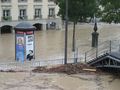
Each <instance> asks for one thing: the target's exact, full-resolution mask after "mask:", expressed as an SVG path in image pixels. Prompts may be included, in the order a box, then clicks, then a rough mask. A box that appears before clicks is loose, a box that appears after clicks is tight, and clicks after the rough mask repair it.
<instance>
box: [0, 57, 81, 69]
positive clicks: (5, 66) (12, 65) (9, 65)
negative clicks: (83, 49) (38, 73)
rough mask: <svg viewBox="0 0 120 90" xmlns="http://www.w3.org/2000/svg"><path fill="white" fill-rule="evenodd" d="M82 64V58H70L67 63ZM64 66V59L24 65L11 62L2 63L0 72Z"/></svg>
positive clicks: (30, 62)
mask: <svg viewBox="0 0 120 90" xmlns="http://www.w3.org/2000/svg"><path fill="white" fill-rule="evenodd" d="M75 60H77V62H81V60H80V58H77V59H76V58H68V61H67V63H75ZM59 64H64V59H63V58H62V59H55V60H41V61H35V60H33V61H26V62H24V63H21V62H17V61H16V62H9V63H0V70H3V71H8V70H15V71H24V70H27V71H28V70H31V69H33V68H35V67H38V66H49V65H59Z"/></svg>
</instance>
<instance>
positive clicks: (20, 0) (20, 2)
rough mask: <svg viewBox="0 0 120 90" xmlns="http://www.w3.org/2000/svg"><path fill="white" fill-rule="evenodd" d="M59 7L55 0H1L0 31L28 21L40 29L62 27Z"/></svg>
mask: <svg viewBox="0 0 120 90" xmlns="http://www.w3.org/2000/svg"><path fill="white" fill-rule="evenodd" d="M58 11H59V7H58V6H57V5H56V4H55V3H54V2H53V0H0V17H1V18H0V31H1V30H2V29H3V27H4V26H8V27H10V28H13V27H14V26H16V25H17V24H18V23H20V22H23V21H26V22H29V23H31V24H32V25H34V26H36V28H37V29H39V30H48V29H61V18H60V17H58V16H57V13H58Z"/></svg>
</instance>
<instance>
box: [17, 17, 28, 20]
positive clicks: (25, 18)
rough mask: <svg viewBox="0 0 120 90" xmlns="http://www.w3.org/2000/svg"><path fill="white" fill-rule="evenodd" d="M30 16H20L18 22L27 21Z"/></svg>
mask: <svg viewBox="0 0 120 90" xmlns="http://www.w3.org/2000/svg"><path fill="white" fill-rule="evenodd" d="M27 19H28V16H18V20H27Z"/></svg>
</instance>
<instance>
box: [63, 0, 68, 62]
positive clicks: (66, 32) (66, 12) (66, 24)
mask: <svg viewBox="0 0 120 90" xmlns="http://www.w3.org/2000/svg"><path fill="white" fill-rule="evenodd" d="M65 3H66V4H65V5H66V9H65V56H64V64H67V41H68V40H67V38H68V0H66V2H65Z"/></svg>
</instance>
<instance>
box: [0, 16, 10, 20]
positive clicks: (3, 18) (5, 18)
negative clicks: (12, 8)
mask: <svg viewBox="0 0 120 90" xmlns="http://www.w3.org/2000/svg"><path fill="white" fill-rule="evenodd" d="M11 20H12V16H3V17H2V21H11Z"/></svg>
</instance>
